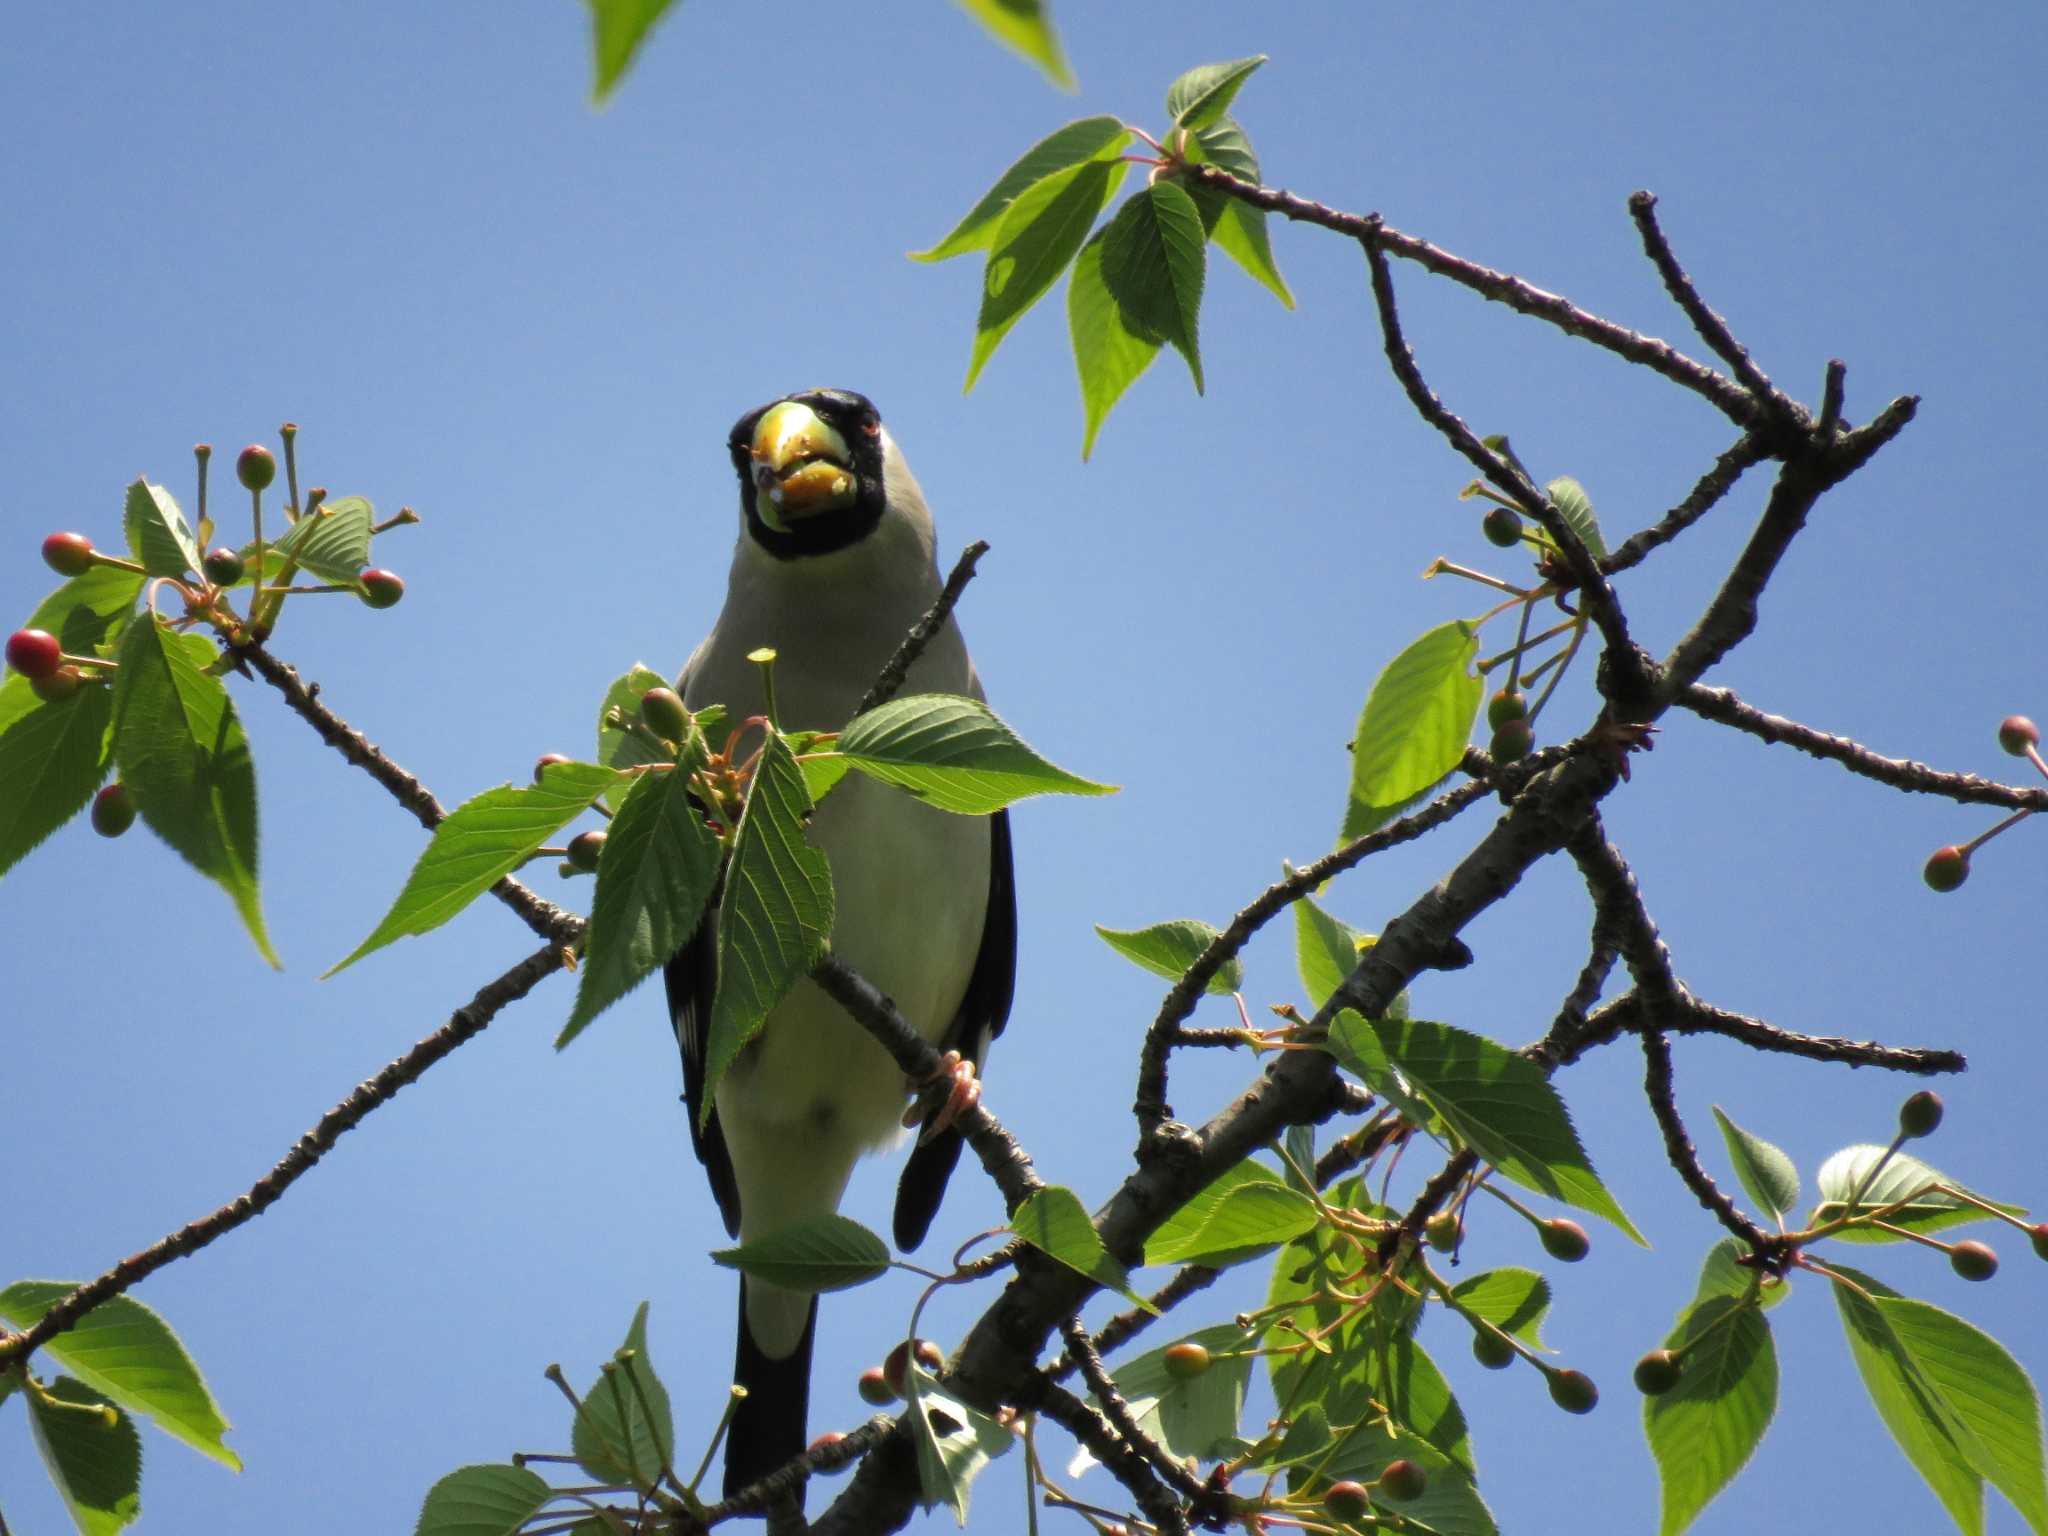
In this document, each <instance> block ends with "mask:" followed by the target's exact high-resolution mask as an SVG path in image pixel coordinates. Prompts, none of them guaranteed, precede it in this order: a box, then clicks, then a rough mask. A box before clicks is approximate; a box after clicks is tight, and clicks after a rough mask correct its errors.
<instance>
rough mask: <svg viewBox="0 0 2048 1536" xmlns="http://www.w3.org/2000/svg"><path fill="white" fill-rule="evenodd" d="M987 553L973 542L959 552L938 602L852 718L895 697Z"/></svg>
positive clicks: (983, 545)
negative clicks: (977, 563) (912, 666)
mask: <svg viewBox="0 0 2048 1536" xmlns="http://www.w3.org/2000/svg"><path fill="white" fill-rule="evenodd" d="M987 553H988V540H986V539H976V540H975V541H974V542H973V543H972V544H970V545H968V546H967V548H966V549H964V550H962V551H961V552H960V558H959V559H958V560H957V561H956V562H954V565H953V574H952V575H950V576H948V577H947V578H946V585H945V586H944V587H943V588H941V589H940V592H939V596H938V600H937V601H936V602H934V603H933V604H932V605H931V607H930V608H928V609H926V610H925V614H924V617H923V618H921V619H919V620H918V621H917V622H916V623H915V624H913V625H911V626H910V633H909V634H907V635H905V636H904V637H903V643H902V644H900V645H898V646H897V647H896V654H895V655H893V656H891V657H890V658H889V660H888V664H887V665H885V666H884V667H883V668H882V670H881V672H880V674H879V675H877V676H876V678H875V680H874V682H873V683H872V684H871V685H870V686H869V688H868V691H867V692H866V693H864V694H862V695H861V697H860V702H859V703H858V704H856V705H854V706H853V713H854V716H855V717H858V716H861V715H864V714H866V713H867V712H868V711H869V710H871V709H873V708H875V707H876V706H877V705H880V704H886V703H888V702H889V700H890V699H892V698H894V697H895V696H896V690H897V689H898V688H901V687H902V686H903V680H904V679H905V678H906V677H908V676H909V675H910V667H911V663H913V662H915V661H916V660H917V658H918V657H919V656H920V655H922V654H923V653H924V648H925V647H926V646H927V645H929V644H931V640H932V636H934V635H936V634H937V633H938V632H939V631H940V630H941V629H942V628H944V627H945V623H946V620H947V618H948V617H949V616H950V615H951V614H952V612H953V605H954V604H955V603H957V602H959V601H960V594H961V593H962V592H964V591H966V590H967V583H968V582H970V581H972V580H974V567H975V564H976V562H977V561H979V560H980V559H981V557H982V556H983V555H985V554H987Z"/></svg>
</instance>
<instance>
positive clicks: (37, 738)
mask: <svg viewBox="0 0 2048 1536" xmlns="http://www.w3.org/2000/svg"><path fill="white" fill-rule="evenodd" d="M31 697H33V693H31ZM35 703H36V707H35V708H34V709H32V710H29V711H28V712H26V713H25V714H23V715H21V716H20V717H19V718H17V719H16V720H14V721H13V722H12V723H11V724H9V725H8V726H7V727H6V728H5V729H4V730H0V874H5V873H6V871H8V870H9V869H11V868H13V867H14V866H15V865H16V864H18V863H19V862H20V861H21V860H22V859H23V858H24V857H26V856H27V855H28V854H29V853H30V852H31V851H33V850H34V848H35V847H36V845H37V844H39V843H41V842H42V840H43V839H44V838H46V837H48V836H49V835H50V834H51V833H52V832H54V831H56V830H57V829H58V828H59V827H61V826H63V825H64V823H65V822H67V821H69V820H70V819H71V818H72V817H73V816H76V815H77V814H78V813H79V812H80V811H82V810H84V809H85V807H86V805H87V803H88V802H90V801H91V799H92V797H93V792H94V791H95V790H97V789H98V788H99V787H100V781H101V780H103V779H104V778H106V776H107V762H108V746H109V741H108V733H107V726H108V725H109V723H110V722H111V721H112V720H113V718H114V695H113V691H112V690H111V689H109V688H107V687H104V686H102V685H100V684H96V683H89V684H86V685H85V686H84V687H81V688H80V689H79V690H78V691H77V692H76V693H74V694H72V695H71V697H70V698H68V699H53V700H50V701H48V702H45V701H43V700H41V699H37V700H35Z"/></svg>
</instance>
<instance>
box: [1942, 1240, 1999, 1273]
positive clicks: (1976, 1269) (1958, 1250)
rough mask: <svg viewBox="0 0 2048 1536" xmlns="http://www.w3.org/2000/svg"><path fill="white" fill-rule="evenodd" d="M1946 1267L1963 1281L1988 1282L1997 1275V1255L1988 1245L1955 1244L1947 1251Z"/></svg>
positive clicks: (1975, 1243) (1973, 1243) (1972, 1243)
mask: <svg viewBox="0 0 2048 1536" xmlns="http://www.w3.org/2000/svg"><path fill="white" fill-rule="evenodd" d="M1948 1267H1949V1268H1950V1269H1952V1270H1954V1271H1955V1272H1956V1273H1957V1274H1959V1275H1961V1276H1962V1277H1963V1278H1964V1279H1965V1280H1989V1279H1990V1278H1991V1277H1992V1276H1993V1275H1995V1274H1997V1273H1998V1254H1997V1252H1996V1250H1994V1249H1993V1248H1992V1247H1991V1245H1990V1244H1988V1243H1977V1242H1968V1243H1957V1244H1956V1245H1955V1247H1953V1248H1951V1249H1949V1251H1948Z"/></svg>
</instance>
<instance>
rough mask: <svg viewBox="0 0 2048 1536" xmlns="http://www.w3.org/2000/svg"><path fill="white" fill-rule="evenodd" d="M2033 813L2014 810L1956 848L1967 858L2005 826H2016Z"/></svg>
mask: <svg viewBox="0 0 2048 1536" xmlns="http://www.w3.org/2000/svg"><path fill="white" fill-rule="evenodd" d="M2033 814H2034V813H2033V812H2032V811H2030V810H2028V811H2014V812H2013V813H2012V814H2011V815H2010V816H2008V817H2006V818H2005V820H2003V821H2001V822H2000V823H1999V824H1998V825H1997V826H1995V827H1993V828H1992V829H1991V830H1990V831H1989V832H1980V833H1978V834H1977V836H1975V837H1973V838H1971V839H1970V841H1968V842H1967V843H1964V844H1963V845H1962V847H1961V848H1960V849H1959V850H1958V852H1960V853H1961V854H1962V856H1963V857H1964V858H1966V859H1967V858H1968V857H1969V856H1970V855H1971V854H1973V853H1975V852H1976V851H1977V850H1978V849H1979V848H1982V847H1983V846H1984V845H1985V844H1986V843H1988V842H1990V841H1991V839H1993V838H1994V837H1996V836H1998V834H1999V833H2001V832H2003V831H2004V830H2005V829H2006V828H2007V827H2015V826H2018V825H2019V824H2020V823H2021V822H2023V821H2025V820H2026V819H2027V818H2028V817H2029V816H2031V815H2033Z"/></svg>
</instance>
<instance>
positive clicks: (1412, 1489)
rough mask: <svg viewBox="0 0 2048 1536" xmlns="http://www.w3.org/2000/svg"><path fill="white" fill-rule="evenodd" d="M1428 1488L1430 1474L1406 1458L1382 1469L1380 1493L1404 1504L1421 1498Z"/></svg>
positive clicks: (1389, 1463) (1388, 1464)
mask: <svg viewBox="0 0 2048 1536" xmlns="http://www.w3.org/2000/svg"><path fill="white" fill-rule="evenodd" d="M1428 1487H1429V1474H1428V1473H1427V1472H1425V1471H1423V1470H1422V1468H1420V1467H1418V1466H1417V1465H1415V1463H1414V1462H1412V1461H1410V1460H1408V1459H1407V1457H1405V1456H1404V1457H1402V1458H1401V1460H1399V1461H1390V1462H1388V1463H1387V1464H1386V1465H1385V1466H1384V1467H1382V1468H1380V1492H1381V1493H1384V1494H1385V1495H1386V1496H1387V1497H1388V1498H1390V1499H1394V1500H1397V1501H1398V1502H1400V1503H1402V1504H1406V1503H1407V1502H1408V1501H1409V1500H1410V1499H1419V1498H1421V1497H1422V1495H1423V1491H1424V1490H1425V1489H1427V1488H1428Z"/></svg>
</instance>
